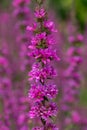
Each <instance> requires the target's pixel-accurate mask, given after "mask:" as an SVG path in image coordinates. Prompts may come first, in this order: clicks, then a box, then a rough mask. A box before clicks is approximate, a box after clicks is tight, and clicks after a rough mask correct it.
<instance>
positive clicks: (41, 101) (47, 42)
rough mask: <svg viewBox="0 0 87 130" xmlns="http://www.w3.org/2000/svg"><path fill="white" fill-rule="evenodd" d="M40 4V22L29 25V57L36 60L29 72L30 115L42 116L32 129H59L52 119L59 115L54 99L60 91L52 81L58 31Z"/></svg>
mask: <svg viewBox="0 0 87 130" xmlns="http://www.w3.org/2000/svg"><path fill="white" fill-rule="evenodd" d="M37 5H38V6H37V7H36V9H35V13H34V14H35V18H36V21H37V23H34V24H33V26H27V30H28V31H32V32H33V33H34V36H33V37H32V38H31V44H29V46H28V48H29V53H28V56H29V57H30V56H31V57H34V59H35V63H34V64H33V66H32V70H31V71H30V72H29V74H28V76H29V82H30V83H31V88H30V90H29V95H28V97H29V102H30V104H31V109H30V112H29V117H30V118H39V119H40V120H41V122H42V124H43V126H41V127H35V128H33V129H32V130H49V129H50V130H58V128H57V127H56V126H55V125H54V124H53V123H52V121H51V119H52V117H53V116H56V114H57V105H56V104H55V103H54V102H53V101H52V100H53V99H54V98H55V97H56V95H57V93H58V90H57V87H56V85H54V84H53V83H50V82H51V81H50V80H51V79H53V78H54V77H55V76H56V75H57V74H56V70H55V69H54V67H53V66H52V65H51V61H53V60H54V59H55V60H57V61H58V60H59V57H58V56H57V54H56V50H53V47H52V46H53V44H54V41H53V39H52V32H56V31H57V30H56V29H55V27H54V24H53V22H52V21H51V22H50V21H48V17H47V12H46V10H45V9H44V8H43V1H42V0H37ZM49 81H50V82H49ZM49 121H50V123H49Z"/></svg>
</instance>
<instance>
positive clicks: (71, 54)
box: [62, 34, 83, 124]
mask: <svg viewBox="0 0 87 130" xmlns="http://www.w3.org/2000/svg"><path fill="white" fill-rule="evenodd" d="M69 42H70V47H69V49H68V51H67V63H68V68H67V69H66V71H65V72H64V77H65V80H66V81H65V82H66V86H65V87H64V89H63V104H62V109H63V110H64V112H66V113H67V114H68V117H67V116H66V117H65V118H66V119H65V120H66V121H65V122H66V124H67V120H70V121H73V122H76V123H77V120H74V119H75V118H73V117H74V116H75V114H76V112H74V111H76V110H75V107H76V105H77V103H78V99H79V91H80V84H81V78H82V76H81V73H80V65H81V63H82V57H81V46H82V42H83V36H82V35H81V34H78V35H76V36H70V37H69ZM77 116H78V115H77V114H76V117H77ZM77 119H78V121H79V117H77ZM70 123H71V122H70Z"/></svg>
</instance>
